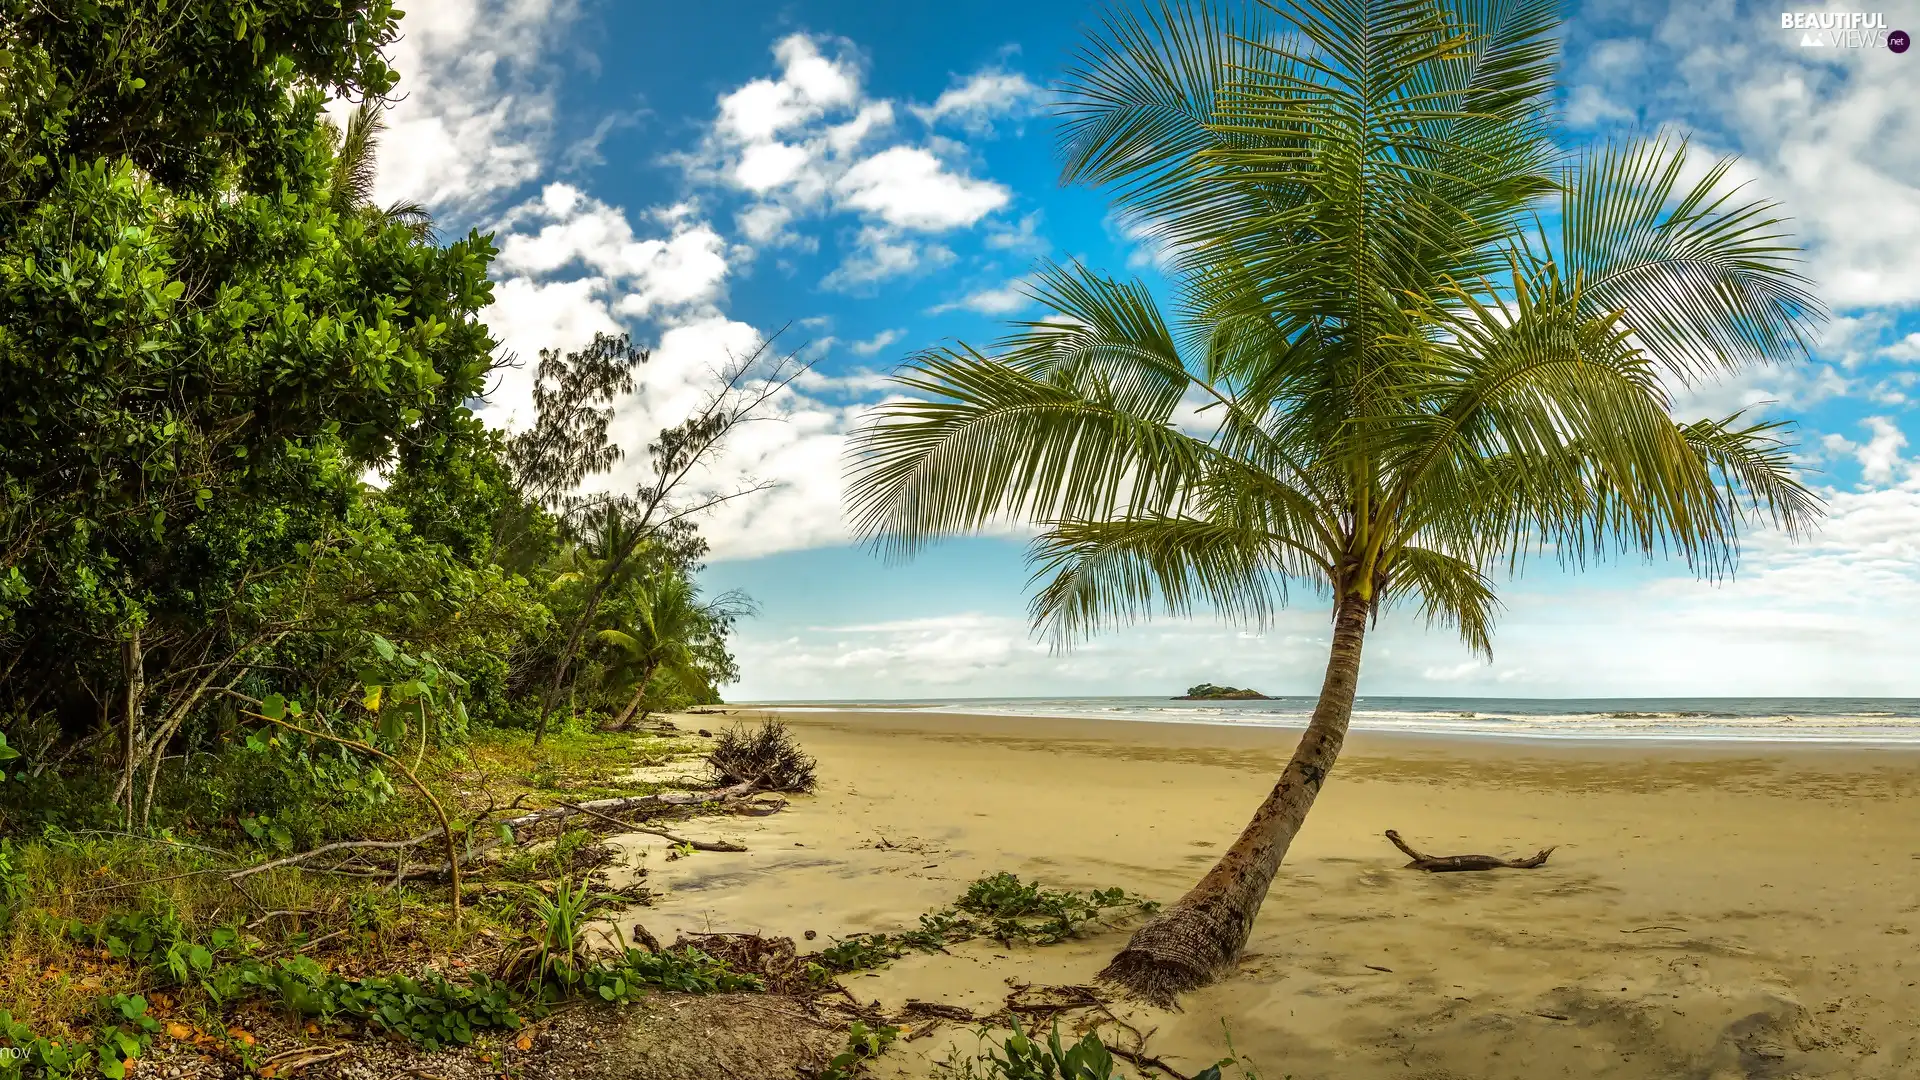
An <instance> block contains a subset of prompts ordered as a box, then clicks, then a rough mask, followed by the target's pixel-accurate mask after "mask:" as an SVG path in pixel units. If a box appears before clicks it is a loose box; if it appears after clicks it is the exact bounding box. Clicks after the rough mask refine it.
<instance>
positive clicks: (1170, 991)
mask: <svg viewBox="0 0 1920 1080" xmlns="http://www.w3.org/2000/svg"><path fill="white" fill-rule="evenodd" d="M1370 608H1371V605H1370V604H1369V603H1368V602H1367V601H1366V600H1365V599H1363V598H1361V597H1358V596H1353V595H1348V596H1345V597H1342V598H1341V599H1340V601H1339V607H1338V608H1337V609H1336V611H1335V614H1334V623H1333V649H1332V652H1331V655H1329V656H1328V658H1327V675H1326V679H1325V681H1324V682H1322V683H1321V685H1320V700H1319V701H1318V702H1317V703H1315V705H1314V707H1313V720H1312V722H1311V723H1309V724H1308V725H1307V730H1306V732H1305V733H1303V734H1302V735H1301V736H1300V745H1299V746H1298V747H1296V748H1295V749H1294V751H1293V758H1292V759H1291V760H1290V761H1288V762H1287V767H1286V771H1284V772H1282V773H1281V774H1280V780H1279V782H1278V783H1276V784H1274V786H1273V791H1272V792H1271V793H1270V794H1268V795H1267V798H1266V801H1265V802H1263V803H1261V804H1260V809H1259V810H1258V811H1256V812H1255V813H1254V815H1253V820H1252V821H1251V822H1248V823H1247V827H1246V829H1245V831H1243V832H1242V833H1241V834H1240V838H1239V839H1238V840H1236V841H1234V843H1233V846H1232V847H1231V848H1228V849H1227V852H1226V854H1224V855H1222V856H1221V857H1220V861H1219V862H1217V863H1215V864H1214V866H1213V869H1212V870H1209V871H1207V876H1206V877H1203V878H1201V879H1200V883H1199V884H1198V885H1195V886H1194V887H1193V888H1192V889H1191V890H1190V891H1189V892H1188V893H1187V895H1185V896H1183V897H1181V898H1180V900H1179V902H1178V903H1175V904H1174V905H1172V906H1171V907H1169V908H1167V909H1166V911H1164V912H1162V913H1161V914H1160V915H1159V916H1157V917H1156V918H1154V919H1153V921H1151V922H1149V923H1147V924H1146V925H1145V926H1142V927H1141V928H1140V929H1139V930H1138V931H1136V932H1135V933H1134V935H1133V939H1132V940H1131V941H1129V942H1127V947H1126V948H1124V949H1122V950H1120V953H1119V955H1117V956H1115V957H1114V958H1113V961H1112V962H1111V963H1109V964H1108V965H1107V966H1106V968H1105V969H1104V970H1102V971H1101V972H1100V978H1101V979H1102V980H1104V981H1106V982H1108V983H1111V984H1113V985H1115V986H1117V987H1119V988H1120V989H1121V990H1123V991H1125V992H1126V993H1127V994H1128V995H1129V996H1131V997H1135V998H1139V999H1142V1000H1145V1001H1150V1002H1153V1003H1154V1004H1157V1005H1162V1006H1171V1005H1172V1004H1173V1003H1174V999H1175V997H1176V996H1177V995H1179V994H1181V993H1184V992H1186V991H1188V990H1193V989H1197V988H1199V987H1202V986H1205V985H1206V984H1208V983H1210V982H1212V981H1213V980H1214V979H1215V978H1216V977H1217V976H1218V975H1219V974H1220V973H1221V972H1223V971H1225V970H1226V969H1227V968H1228V967H1229V966H1231V965H1232V964H1233V962H1234V960H1235V959H1237V958H1238V957H1239V955H1240V950H1241V949H1242V948H1243V947H1244V946H1245V945H1246V943H1247V936H1248V934H1250V933H1251V932H1252V931H1253V919H1254V916H1255V915H1257V914H1259V912H1260V905H1261V903H1262V902H1263V901H1265V900H1266V898H1267V888H1268V886H1270V885H1272V884H1273V876H1274V874H1275V873H1276V872H1277V871H1278V870H1279V869H1280V860H1281V859H1283V858H1285V857H1286V854H1287V848H1288V846H1289V845H1291V844H1292V843H1293V838H1294V836H1295V834H1297V833H1298V832H1299V831H1300V826H1301V825H1302V824H1303V823H1304V822H1305V821H1306V818H1307V811H1308V810H1309V809H1311V808H1312V806H1313V800H1314V798H1315V797H1316V796H1317V795H1319V794H1320V788H1321V786H1322V785H1324V784H1325V783H1326V779H1327V773H1328V772H1330V771H1331V770H1332V769H1333V763H1334V760H1335V759H1336V758H1338V757H1339V756H1340V744H1341V743H1342V742H1343V741H1345V739H1346V736H1347V721H1348V720H1349V719H1351V718H1352V716H1353V696H1354V692H1355V690H1356V689H1357V688H1358V685H1359V680H1360V646H1361V643H1362V641H1363V639H1364V638H1365V636H1366V631H1367V616H1368V614H1369V610H1370Z"/></svg>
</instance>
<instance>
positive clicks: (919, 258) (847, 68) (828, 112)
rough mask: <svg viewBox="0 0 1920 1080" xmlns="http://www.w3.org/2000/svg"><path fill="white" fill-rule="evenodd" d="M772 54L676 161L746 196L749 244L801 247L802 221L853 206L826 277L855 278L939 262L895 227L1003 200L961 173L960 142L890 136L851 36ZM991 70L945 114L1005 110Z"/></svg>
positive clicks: (1006, 91)
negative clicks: (853, 227)
mask: <svg viewBox="0 0 1920 1080" xmlns="http://www.w3.org/2000/svg"><path fill="white" fill-rule="evenodd" d="M773 55H774V63H775V67H776V72H775V74H773V75H771V76H768V77H763V78H757V79H754V80H752V81H750V82H748V83H746V84H745V85H743V86H741V87H739V88H738V89H735V90H732V91H730V92H728V93H725V94H722V95H721V96H720V98H719V99H718V102H717V107H716V114H715V119H714V123H713V126H712V128H711V130H710V131H709V132H708V134H707V137H706V138H705V140H704V142H703V143H702V145H701V146H700V148H699V149H698V150H697V151H696V152H694V153H691V154H686V155H681V156H680V157H679V159H678V160H679V161H680V162H681V164H682V165H683V166H684V167H685V168H686V170H687V173H688V176H689V178H690V179H691V180H692V181H693V182H694V183H696V184H700V185H712V186H717V187H719V188H722V189H726V190H730V191H734V192H739V193H742V194H745V195H747V196H749V197H750V198H751V199H752V202H751V203H750V204H749V205H748V206H746V207H745V208H743V209H741V210H740V211H739V212H738V213H737V214H736V215H735V217H734V221H735V223H736V225H737V226H738V227H739V229H740V231H741V233H742V235H744V236H745V237H746V239H747V240H748V241H749V242H750V243H753V244H757V245H764V246H772V247H800V248H810V247H811V246H812V245H813V244H814V243H815V241H814V240H813V239H812V238H811V237H806V236H803V235H802V234H801V233H800V232H799V231H798V228H799V224H800V223H801V222H802V221H803V220H805V219H807V218H811V217H818V216H824V215H829V214H833V213H846V214H852V215H856V216H858V217H859V218H861V219H862V222H863V224H864V225H865V226H866V228H863V229H862V230H860V232H859V233H858V234H857V237H856V239H855V240H854V243H853V245H852V247H851V249H850V250H849V251H848V253H847V254H846V258H845V263H844V264H843V265H842V266H841V267H840V268H839V269H838V270H836V271H835V272H834V273H832V274H831V275H829V277H828V279H827V284H828V287H831V288H848V287H866V286H869V285H871V284H873V283H875V282H877V281H879V280H881V279H883V278H885V277H888V276H891V275H895V274H904V273H910V272H913V271H915V270H918V269H922V268H924V267H926V266H928V265H934V264H937V263H939V262H941V261H942V254H943V253H944V252H945V251H946V249H945V248H944V247H943V246H939V245H932V244H923V243H920V242H917V241H914V240H911V239H909V238H907V237H906V236H905V234H908V233H943V232H949V231H952V230H955V229H964V228H970V227H973V226H975V225H977V224H979V223H980V222H982V221H983V220H984V219H987V218H989V217H990V216H991V215H992V214H994V213H995V212H996V211H998V210H1000V209H1001V208H1003V207H1005V206H1007V205H1008V204H1009V202H1010V201H1011V198H1012V196H1011V193H1010V192H1009V191H1008V189H1007V188H1006V187H1005V186H1004V185H1001V184H998V183H995V182H994V181H992V180H989V179H982V178H979V177H975V176H973V175H971V174H970V173H969V171H968V169H967V168H966V166H965V157H966V148H965V147H964V146H962V145H961V144H958V143H954V142H951V141H949V140H944V139H940V138H930V139H928V140H926V141H925V143H924V145H918V144H913V143H908V142H902V141H900V140H899V139H898V138H897V136H895V134H894V128H895V113H896V108H895V105H894V103H893V102H892V101H889V100H885V99H871V98H869V97H868V96H867V94H866V91H865V89H864V87H863V84H862V80H863V72H862V70H861V65H860V63H859V61H858V57H857V55H856V52H855V50H854V48H853V45H852V44H851V43H850V42H847V41H845V40H843V39H836V38H826V37H818V36H810V35H806V34H792V35H789V36H787V37H785V38H782V39H781V40H780V41H778V42H776V43H775V45H774V47H773ZM1001 76H1002V77H1001V78H1000V79H999V80H998V81H995V80H988V81H987V82H985V83H982V84H981V85H980V86H978V87H973V88H972V89H968V86H971V83H969V84H967V86H961V87H956V88H955V90H954V91H952V92H953V93H959V94H960V96H959V97H955V98H953V99H951V100H950V101H949V102H948V106H947V107H948V109H949V110H950V111H951V113H952V115H953V116H955V117H957V118H961V119H963V120H964V119H965V118H966V117H971V116H974V115H976V114H979V115H986V114H987V113H988V112H992V111H994V110H1000V111H1004V110H1005V108H1007V107H1011V106H1010V105H1009V104H1008V103H1009V102H1011V101H1012V100H1013V98H1010V97H1009V96H1008V95H1010V94H1013V95H1015V96H1016V97H1017V96H1018V95H1017V94H1016V93H1015V92H1016V91H1017V89H1018V88H1017V87H1016V86H1014V85H1012V82H1011V81H1010V80H1012V79H1016V78H1017V77H1014V76H1006V75H1005V73H1001ZM1020 81H1021V82H1024V80H1020ZM963 91H964V92H963ZM943 100H944V99H943ZM982 110H985V111H984V112H983V111H982Z"/></svg>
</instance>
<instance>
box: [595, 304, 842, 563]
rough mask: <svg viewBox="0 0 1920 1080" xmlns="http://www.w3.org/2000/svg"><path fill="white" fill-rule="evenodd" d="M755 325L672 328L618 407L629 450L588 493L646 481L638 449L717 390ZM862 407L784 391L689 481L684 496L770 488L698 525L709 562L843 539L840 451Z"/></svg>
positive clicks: (615, 429)
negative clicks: (709, 550)
mask: <svg viewBox="0 0 1920 1080" xmlns="http://www.w3.org/2000/svg"><path fill="white" fill-rule="evenodd" d="M760 341H761V335H760V332H759V331H758V330H756V329H755V328H754V327H752V326H750V325H748V324H746V323H743V322H739V321H737V320H734V319H729V318H727V317H726V316H724V315H718V314H715V315H710V316H706V317H702V318H699V319H695V320H692V321H689V322H686V323H683V324H681V325H678V326H674V327H672V328H670V329H668V330H666V331H665V332H664V333H662V334H661V335H660V337H659V340H658V341H657V342H656V343H655V344H654V345H653V347H652V352H651V356H650V357H649V358H648V361H647V366H646V369H645V378H644V379H642V380H640V381H639V384H638V385H637V386H636V388H635V391H634V393H633V395H632V396H631V397H630V398H628V399H626V400H624V401H621V402H618V403H617V406H616V415H615V418H614V421H613V424H612V425H611V426H610V428H609V434H610V436H611V437H612V438H614V439H615V440H616V441H617V442H618V444H619V445H621V446H624V447H627V448H629V449H628V454H627V457H626V459H625V460H623V461H622V462H620V463H619V464H618V465H616V466H615V467H614V469H613V470H612V471H611V472H610V473H608V474H606V475H605V476H601V477H597V478H594V479H593V480H592V481H590V483H589V485H588V486H589V487H590V488H592V489H594V490H626V489H631V488H632V487H633V485H634V484H636V483H638V482H640V481H641V480H642V479H644V478H645V476H646V475H647V474H646V472H645V470H646V461H645V456H644V454H642V453H641V452H640V449H639V448H641V447H644V446H645V445H646V444H647V443H648V442H649V441H650V440H652V439H653V437H654V436H655V435H657V434H658V433H659V431H660V429H662V428H664V427H667V426H669V425H672V424H676V423H679V422H680V421H681V420H683V419H685V418H686V417H687V416H689V415H691V414H692V413H693V411H694V410H695V409H697V408H698V407H699V405H700V403H701V401H702V400H703V398H704V396H705V395H706V394H707V393H708V392H710V390H711V389H712V388H713V386H714V385H715V372H717V371H718V370H720V369H721V368H723V367H724V366H726V365H727V363H728V362H729V361H730V359H732V358H736V357H740V356H743V355H745V354H746V353H748V352H749V351H751V350H753V349H754V348H756V347H757V346H758V345H759V344H760ZM862 407H863V406H860V405H857V404H849V405H844V406H835V405H829V404H826V403H823V402H821V401H819V400H817V399H815V398H814V397H812V396H810V395H808V394H806V393H803V392H801V391H800V390H799V389H798V388H793V387H790V388H788V389H787V390H786V391H784V392H782V393H780V394H779V395H777V396H776V397H775V398H774V399H773V400H772V401H771V402H770V403H769V404H768V407H767V408H766V410H765V411H764V412H763V413H762V414H761V416H760V418H759V419H756V420H754V421H752V422H749V423H747V424H745V425H742V426H741V427H739V428H737V429H735V430H734V432H733V433H732V434H731V435H730V436H729V437H728V440H727V442H726V443H725V444H724V446H723V447H722V449H721V452H720V453H719V454H717V455H716V456H715V457H714V459H713V460H712V461H711V462H710V463H709V465H708V466H707V467H706V468H705V469H703V470H702V471H701V472H700V473H699V474H698V475H697V476H695V477H693V478H692V480H691V485H690V486H689V488H688V489H687V491H688V496H687V497H688V498H690V499H691V498H697V497H699V496H700V495H701V494H702V493H705V494H717V493H723V492H728V491H733V490H737V489H738V488H739V487H740V485H742V484H743V483H748V482H766V483H769V484H772V485H774V486H773V487H772V488H771V489H770V490H767V491H763V492H760V493H758V494H755V495H752V496H749V497H747V498H743V499H739V500H736V501H733V502H729V503H726V504H725V505H723V506H722V507H720V508H719V509H718V510H716V511H714V512H713V513H712V514H710V515H709V516H707V517H705V518H703V519H701V520H700V522H699V524H700V531H701V534H702V535H703V536H705V537H706V538H707V540H708V542H709V543H711V544H712V546H713V556H714V557H715V558H720V559H727V558H749V557H752V556H755V555H762V554H767V553H769V552H774V551H784V550H789V549H793V548H803V547H812V546H817V545H820V544H827V543H837V542H843V541H844V540H845V539H846V536H847V534H846V529H845V526H844V525H843V524H842V522H841V517H840V501H841V488H840V477H841V466H840V455H841V452H842V447H843V444H844V439H845V433H846V431H847V429H848V427H849V426H850V424H851V423H852V421H853V418H854V416H855V415H856V414H857V413H858V412H859V410H860V409H861V408H862Z"/></svg>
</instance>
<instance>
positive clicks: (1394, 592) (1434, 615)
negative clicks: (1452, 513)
mask: <svg viewBox="0 0 1920 1080" xmlns="http://www.w3.org/2000/svg"><path fill="white" fill-rule="evenodd" d="M1409 601H1410V602H1412V603H1414V604H1416V605H1418V613H1419V616H1420V618H1421V619H1422V620H1423V621H1424V622H1426V623H1427V625H1429V626H1444V627H1447V628H1448V629H1451V630H1453V631H1455V632H1456V633H1458V634H1459V635H1460V640H1461V641H1462V642H1464V643H1465V644H1466V646H1467V648H1469V649H1472V650H1473V651H1474V653H1475V654H1476V655H1479V656H1484V657H1486V658H1487V659H1489V660H1491V659H1493V620H1494V616H1495V615H1496V614H1497V613H1498V612H1499V610H1500V599H1499V597H1497V596H1495V595H1494V592H1493V582H1492V581H1490V580H1488V578H1487V576H1486V574H1484V573H1482V572H1481V570H1480V568H1479V567H1477V566H1475V565H1474V564H1473V563H1471V562H1468V561H1467V560H1465V559H1461V558H1458V557H1456V556H1453V555H1449V554H1447V553H1445V552H1441V551H1434V550H1431V549H1429V548H1423V547H1413V546H1410V547H1406V548H1403V549H1401V551H1400V553H1399V554H1398V555H1397V556H1395V558H1394V560H1393V565H1392V567H1391V568H1390V569H1389V570H1388V579H1387V587H1386V589H1385V590H1384V591H1383V592H1382V593H1381V596H1380V604H1379V608H1376V611H1377V610H1382V609H1385V608H1390V607H1393V606H1394V605H1396V604H1399V603H1403V602H1409Z"/></svg>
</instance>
